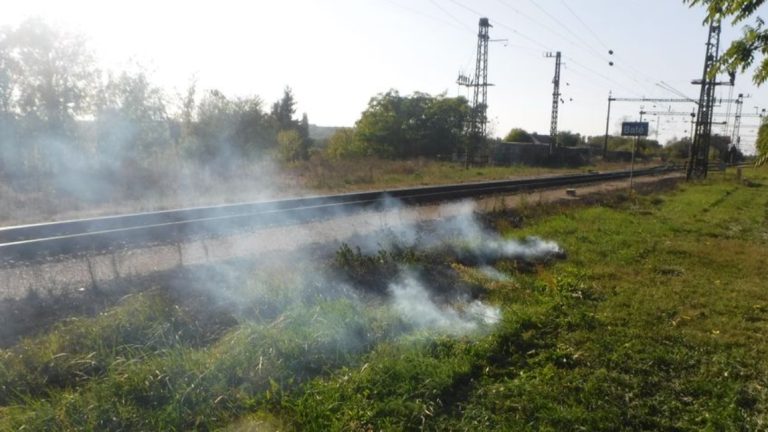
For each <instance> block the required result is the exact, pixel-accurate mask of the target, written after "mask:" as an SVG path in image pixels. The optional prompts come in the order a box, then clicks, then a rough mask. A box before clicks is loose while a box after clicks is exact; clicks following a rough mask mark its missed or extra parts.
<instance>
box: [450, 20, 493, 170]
mask: <svg viewBox="0 0 768 432" xmlns="http://www.w3.org/2000/svg"><path fill="white" fill-rule="evenodd" d="M491 27H493V26H492V25H491V23H490V22H489V21H488V18H480V23H479V30H478V33H477V57H476V61H475V75H474V76H473V77H471V78H469V77H467V76H465V75H459V79H458V81H457V83H458V84H459V85H462V86H465V87H470V88H472V90H473V91H472V107H471V113H470V116H469V121H468V122H467V128H466V129H467V135H468V136H469V140H470V143H469V145H468V148H467V151H466V154H465V156H466V160H465V163H466V165H467V166H469V161H470V153H471V148H475V147H477V146H478V145H479V144H480V143H481V142H482V141H483V140H484V138H485V133H486V126H487V124H488V114H487V111H488V87H489V86H491V85H492V84H488V42H489V41H490V28H491Z"/></svg>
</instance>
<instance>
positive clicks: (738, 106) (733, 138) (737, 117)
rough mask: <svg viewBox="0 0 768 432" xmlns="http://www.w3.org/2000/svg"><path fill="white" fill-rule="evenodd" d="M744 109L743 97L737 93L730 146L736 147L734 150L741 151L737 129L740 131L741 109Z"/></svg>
mask: <svg viewBox="0 0 768 432" xmlns="http://www.w3.org/2000/svg"><path fill="white" fill-rule="evenodd" d="M743 108H744V95H743V94H741V93H739V97H738V98H737V99H736V114H735V115H734V116H733V130H732V131H731V144H733V145H735V146H736V149H738V150H741V148H740V144H741V137H740V136H739V129H741V116H742V114H741V113H742V109H743Z"/></svg>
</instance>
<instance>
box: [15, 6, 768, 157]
mask: <svg viewBox="0 0 768 432" xmlns="http://www.w3.org/2000/svg"><path fill="white" fill-rule="evenodd" d="M764 12H766V10H765V9H761V10H759V11H758V14H757V15H760V16H763V17H765V15H766V14H765V13H764ZM30 17H42V18H43V19H45V20H46V21H48V22H50V23H52V24H54V25H56V26H59V27H62V28H64V29H65V30H67V31H70V32H75V33H80V34H83V35H85V36H86V38H87V39H88V41H89V46H90V47H91V49H92V50H93V51H94V53H95V55H96V58H97V59H98V61H99V63H100V65H101V66H102V67H104V68H105V69H110V70H116V71H117V70H122V69H126V68H131V67H134V65H136V64H140V65H142V66H143V67H145V68H146V69H147V70H149V71H150V76H151V77H152V79H153V81H154V82H155V83H157V84H158V85H161V86H162V87H163V88H165V89H166V91H167V92H168V94H169V95H173V94H176V93H181V92H183V91H184V89H185V88H186V87H187V86H188V85H189V83H190V82H192V80H193V79H195V80H196V81H197V85H198V88H199V89H200V90H206V89H219V90H221V91H223V92H224V93H225V94H227V95H229V96H249V95H258V96H260V97H261V98H262V99H263V100H264V101H265V106H267V107H268V106H269V105H270V104H271V103H272V102H273V101H275V100H277V99H279V98H280V96H281V95H282V91H283V88H284V87H285V86H290V87H291V88H292V90H293V92H294V95H295V97H296V100H297V102H298V103H297V111H298V113H304V112H306V113H307V115H308V117H309V120H310V122H311V123H313V124H317V125H321V126H353V125H354V123H355V121H356V120H357V119H358V118H359V117H360V114H361V112H362V111H363V110H364V109H365V108H366V106H367V104H368V102H369V100H370V98H371V97H373V96H375V95H376V94H378V93H382V92H386V91H388V90H390V89H395V90H398V91H399V92H400V94H410V93H412V92H415V91H419V92H427V93H431V94H439V93H445V94H446V95H448V96H456V95H465V96H466V95H467V93H466V89H461V88H460V87H459V86H458V85H457V84H456V79H457V76H458V74H459V72H464V73H465V74H472V73H474V59H475V55H476V49H477V32H478V20H479V18H480V17H488V18H489V20H490V22H491V24H492V25H493V27H492V28H491V29H490V37H491V39H492V40H493V41H492V42H491V43H490V48H489V61H488V79H489V82H490V83H492V84H493V87H490V89H489V92H488V105H489V110H488V118H489V119H490V124H489V130H490V132H491V133H492V134H493V135H494V136H503V135H505V134H506V133H507V132H508V131H509V130H510V129H511V128H513V127H522V128H524V129H526V130H528V131H530V132H538V133H542V134H546V133H548V132H549V125H550V115H551V108H552V78H553V75H554V59H552V58H547V57H545V55H544V54H545V53H546V52H555V51H561V52H562V55H563V63H564V64H563V69H562V70H561V93H562V98H563V100H564V101H565V103H564V104H561V106H560V115H559V124H558V129H559V130H571V131H573V132H578V133H581V134H582V135H602V134H604V133H605V124H606V109H607V99H608V92H609V91H612V92H613V95H614V96H615V97H649V98H678V96H677V95H675V94H674V93H673V92H671V91H668V90H665V89H662V88H661V87H660V86H659V84H660V83H661V82H664V83H666V84H668V85H670V86H672V87H673V88H675V89H676V90H677V91H679V92H682V93H684V94H685V95H688V96H689V97H691V98H693V99H698V94H699V88H698V87H696V86H694V85H692V84H691V80H692V79H697V78H699V79H700V78H701V75H702V68H703V61H704V51H705V43H706V39H707V27H705V26H704V25H703V24H702V21H703V18H704V11H703V10H702V9H701V8H700V7H694V8H690V7H688V6H687V5H684V4H683V3H682V1H681V0H612V1H609V0H473V1H470V0H323V1H317V0H281V1H266V0H254V1H232V0H217V1H215V2H213V1H194V0H187V1H175V0H174V1H157V0H154V1H146V0H133V1H130V2H128V1H108V0H101V1H90V0H68V1H66V2H64V1H60V0H25V1H24V2H21V1H14V2H9V3H8V4H5V5H4V7H3V13H2V14H0V26H5V25H10V26H16V25H18V24H19V23H21V22H22V21H23V20H25V19H28V18H30ZM741 26H742V24H739V25H738V26H737V27H733V26H731V25H730V23H724V26H723V32H722V37H721V46H722V47H723V48H724V47H727V45H729V44H730V41H732V40H733V39H735V38H736V37H738V35H739V34H740V32H741V30H740V28H741ZM609 51H613V54H609ZM611 61H612V62H613V63H614V65H613V66H611V65H610V64H609V62H611ZM729 91H730V88H728V87H721V88H719V89H718V96H719V97H721V98H728V97H729ZM739 93H743V94H745V95H750V96H749V97H748V98H747V99H745V103H744V114H755V113H756V112H758V111H760V110H762V109H763V108H768V94H767V93H766V88H757V87H755V86H754V85H753V84H752V74H751V72H747V73H745V74H743V75H739V76H737V79H736V86H735V88H734V89H733V97H735V95H737V94H739ZM198 94H199V93H198ZM641 109H642V110H645V111H655V112H659V111H674V112H684V113H690V112H691V111H692V110H693V109H694V105H693V104H691V103H685V104H682V103H676V104H674V105H670V104H661V103H659V104H653V103H635V102H614V103H613V105H612V108H611V122H610V132H611V133H616V134H618V131H619V130H620V124H621V121H622V120H630V121H631V120H638V116H639V111H640V110H641ZM734 109H735V107H733V106H732V107H731V111H733V110H734ZM726 111H728V106H727V104H722V106H720V107H719V108H717V112H722V113H725V112H726ZM645 119H646V120H648V121H649V122H650V123H651V138H656V137H657V135H656V133H657V131H658V139H659V140H660V141H661V142H662V143H664V142H666V141H667V140H669V139H672V138H674V137H683V136H687V135H689V134H690V115H689V114H686V115H675V116H667V115H653V116H649V115H646V116H645ZM759 121H760V119H759V118H757V117H753V118H747V117H744V118H743V119H742V128H741V136H742V150H743V151H745V152H747V153H751V152H753V151H754V140H755V136H756V133H757V132H756V126H757V125H758V123H759ZM657 125H658V127H657ZM714 130H715V132H719V133H723V132H724V130H723V126H719V125H718V126H714ZM728 133H729V134H730V129H729V131H728Z"/></svg>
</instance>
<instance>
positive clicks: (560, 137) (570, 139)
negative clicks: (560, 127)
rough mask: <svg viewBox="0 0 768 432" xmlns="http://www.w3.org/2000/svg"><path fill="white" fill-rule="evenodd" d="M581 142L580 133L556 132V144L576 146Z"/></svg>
mask: <svg viewBox="0 0 768 432" xmlns="http://www.w3.org/2000/svg"><path fill="white" fill-rule="evenodd" d="M579 144H581V134H578V133H573V132H571V131H560V132H558V133H557V145H558V146H561V147H576V146H578V145H579Z"/></svg>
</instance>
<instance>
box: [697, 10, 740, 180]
mask: <svg viewBox="0 0 768 432" xmlns="http://www.w3.org/2000/svg"><path fill="white" fill-rule="evenodd" d="M719 51H720V22H712V23H710V24H709V35H708V37H707V50H706V54H705V57H704V71H703V72H702V76H701V81H694V84H701V92H700V94H699V106H698V113H697V115H696V128H695V132H694V135H693V143H692V144H691V152H690V155H688V169H687V171H686V178H687V179H689V180H690V179H691V178H692V177H698V178H705V177H706V176H707V168H708V163H709V144H710V141H711V136H712V114H713V108H714V105H715V87H716V86H717V85H719V84H724V83H719V82H717V81H716V77H715V76H714V75H710V71H711V70H712V67H713V66H714V65H715V63H716V62H717V60H718V56H719ZM731 85H733V75H732V76H731Z"/></svg>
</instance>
